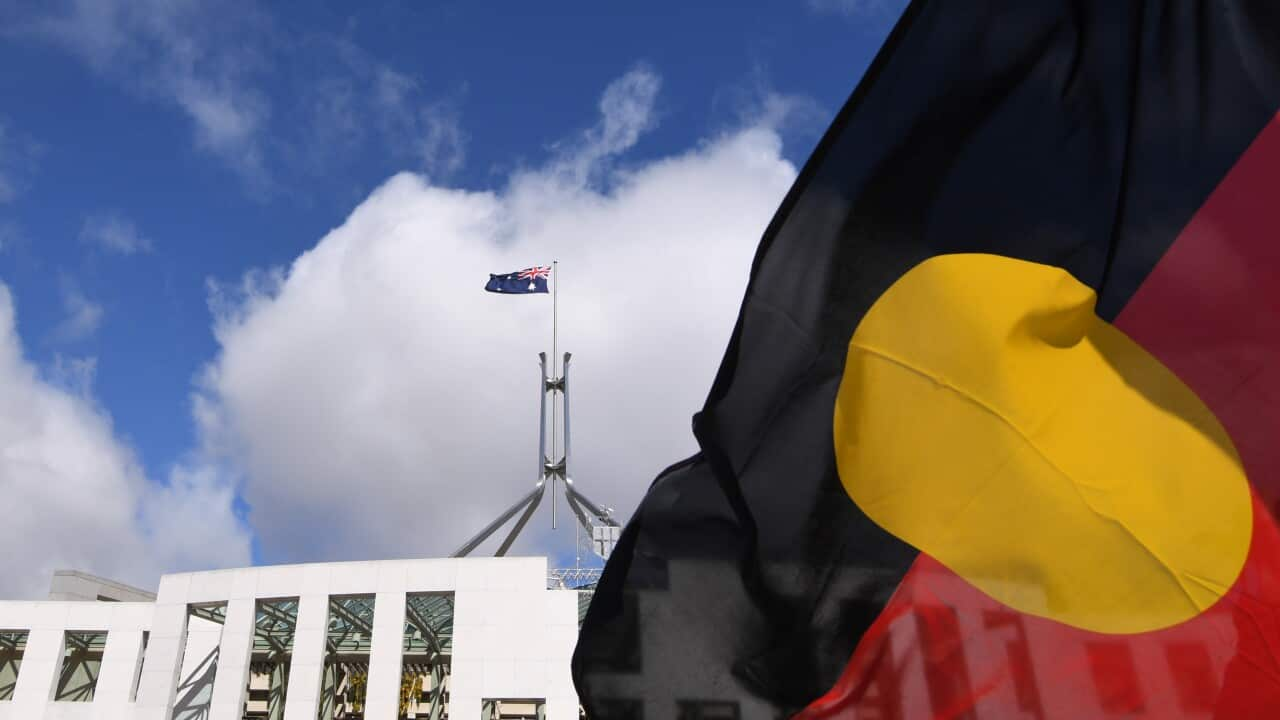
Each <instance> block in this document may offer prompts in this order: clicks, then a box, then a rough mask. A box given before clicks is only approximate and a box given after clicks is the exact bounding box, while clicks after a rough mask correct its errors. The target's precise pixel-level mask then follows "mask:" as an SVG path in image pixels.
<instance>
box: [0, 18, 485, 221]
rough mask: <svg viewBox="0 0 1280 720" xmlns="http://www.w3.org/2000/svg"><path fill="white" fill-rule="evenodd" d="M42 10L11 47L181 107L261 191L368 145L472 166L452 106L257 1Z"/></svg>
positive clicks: (439, 165) (213, 149) (429, 167)
mask: <svg viewBox="0 0 1280 720" xmlns="http://www.w3.org/2000/svg"><path fill="white" fill-rule="evenodd" d="M33 7H35V8H37V9H35V10H33V11H31V12H27V13H23V14H20V15H19V17H18V21H17V22H14V23H12V27H9V28H3V29H0V38H10V37H14V38H35V39H38V40H43V41H47V42H51V43H53V44H55V45H57V46H59V47H61V48H63V49H65V50H67V51H68V52H70V53H72V54H74V55H76V56H77V57H79V58H80V59H81V60H83V61H84V62H85V63H86V64H87V65H88V66H90V67H91V68H93V69H94V70H95V71H96V72H97V73H99V74H100V75H102V76H103V77H106V78H109V79H111V80H112V81H114V82H115V83H117V84H119V85H120V86H122V87H124V88H127V89H128V90H130V91H132V92H134V93H137V94H139V95H141V96H144V97H147V98H151V99H154V100H157V101H160V102H164V103H167V104H169V105H170V106H172V107H174V108H175V109H177V110H179V111H180V112H181V113H182V114H183V115H185V116H186V118H187V119H188V120H189V121H190V122H191V125H192V130H193V136H194V145H195V147H196V148H198V149H199V150H201V151H204V152H207V153H208V154H210V155H211V156H213V157H216V158H218V159H219V160H220V161H222V162H223V163H225V164H226V165H228V166H230V167H231V168H233V169H234V170H236V171H237V172H238V173H239V174H240V175H241V176H242V177H243V178H244V179H245V180H246V182H247V184H248V185H249V187H250V188H251V189H253V190H255V191H271V190H277V189H279V188H280V186H281V185H283V183H282V182H281V179H280V176H282V175H288V174H292V173H296V172H300V171H304V172H305V171H310V172H313V173H318V172H321V171H326V170H330V169H331V168H332V164H333V163H338V162H349V161H351V160H353V159H354V158H359V157H362V156H367V153H368V150H369V145H375V146H376V147H377V150H378V151H379V152H382V153H384V154H386V155H387V156H388V157H389V158H392V159H395V160H405V159H412V160H413V161H415V162H417V163H419V167H420V169H422V170H424V171H426V172H428V173H431V174H432V175H440V176H444V175H448V174H449V173H450V172H452V171H454V170H456V169H457V168H458V167H459V166H460V165H461V163H462V160H463V157H464V150H465V146H466V139H467V138H466V135H465V133H463V132H462V130H461V127H460V125H459V124H458V111H457V108H456V106H455V105H454V104H453V103H452V102H449V101H446V100H442V99H439V98H436V99H428V98H426V97H425V93H424V91H423V88H422V86H421V83H420V82H419V81H418V80H417V79H416V78H415V77H412V76H409V75H406V74H404V73H401V72H399V71H397V70H395V69H394V68H392V67H390V66H389V65H387V64H385V63H383V62H381V61H379V60H378V59H376V58H375V57H374V56H373V55H372V54H370V53H368V52H366V51H365V50H363V49H361V48H360V47H358V46H357V45H356V44H354V43H353V42H351V41H350V40H348V39H347V38H345V37H342V36H337V35H333V34H329V33H323V32H310V31H306V30H303V31H301V32H299V31H298V30H297V29H296V28H294V27H292V26H291V24H288V23H286V24H284V25H282V24H280V23H278V22H277V20H276V19H275V18H274V17H273V16H272V15H271V14H270V13H269V11H268V10H267V9H266V8H264V7H262V6H260V5H258V4H256V3H253V2H246V1H245V0H227V2H213V1H212V0H185V1H184V2H178V3H174V2H168V1H167V0H61V1H57V2H51V3H48V4H40V5H38V6H33ZM366 143H368V145H367V144H366ZM0 180H3V177H2V176H0ZM3 187H4V186H3V185H0V191H3ZM2 197H3V195H0V198H2Z"/></svg>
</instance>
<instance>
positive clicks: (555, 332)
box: [551, 260, 568, 530]
mask: <svg viewBox="0 0 1280 720" xmlns="http://www.w3.org/2000/svg"><path fill="white" fill-rule="evenodd" d="M559 268H560V261H559V260H552V261H551V378H552V380H553V381H555V380H556V379H557V378H556V361H557V360H558V359H559V356H558V355H556V353H557V352H559V348H558V347H557V344H558V343H559V341H560V279H559V278H558V277H556V274H557V271H558V270H559ZM562 377H563V376H562ZM565 416H566V417H565V419H566V420H567V419H568V413H566V414H565ZM558 426H559V423H557V422H556V398H555V396H554V395H553V396H552V397H551V456H552V457H555V455H556V428H557V427H558ZM551 529H552V530H555V529H556V476H555V475H552V476H551Z"/></svg>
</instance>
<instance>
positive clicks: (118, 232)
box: [80, 213, 151, 255]
mask: <svg viewBox="0 0 1280 720" xmlns="http://www.w3.org/2000/svg"><path fill="white" fill-rule="evenodd" d="M80 240H81V241H82V242H89V243H92V244H94V245H97V246H98V247H100V248H102V249H103V250H107V251H108V252H113V253H119V254H120V255H133V254H135V253H145V252H150V251H151V240H150V239H149V238H147V237H145V236H143V235H142V233H140V232H138V227H137V225H135V224H134V223H133V221H132V220H130V219H129V218H127V217H124V216H123V215H120V214H119V213H103V214H98V215H90V216H89V217H87V218H85V221H84V225H83V226H81V228H80Z"/></svg>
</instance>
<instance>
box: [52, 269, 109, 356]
mask: <svg viewBox="0 0 1280 720" xmlns="http://www.w3.org/2000/svg"><path fill="white" fill-rule="evenodd" d="M62 307H63V310H64V311H65V313H66V314H65V316H64V317H63V319H62V322H60V323H58V325H57V326H56V327H54V329H53V331H52V337H53V339H54V340H55V341H57V342H76V341H79V340H84V339H85V338H87V337H89V336H90V335H92V334H93V333H94V332H96V331H97V329H98V326H99V325H101V324H102V314H103V309H102V305H100V304H98V303H96V302H94V301H92V300H90V299H89V298H87V297H85V294H84V292H83V291H81V290H80V286H79V285H77V284H76V283H75V282H74V281H72V280H71V279H70V278H67V277H64V278H63V279H62Z"/></svg>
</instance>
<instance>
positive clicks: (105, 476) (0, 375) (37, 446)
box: [0, 283, 249, 598]
mask: <svg viewBox="0 0 1280 720" xmlns="http://www.w3.org/2000/svg"><path fill="white" fill-rule="evenodd" d="M14 320H15V317H14V306H13V302H12V298H11V296H10V293H9V290H8V288H7V287H6V286H5V285H4V284H3V283H0V495H2V496H3V497H4V504H5V519H4V522H2V523H0V547H5V548H8V551H7V552H3V553H0V597H4V598H38V597H42V596H43V594H44V593H45V592H47V590H48V586H49V579H50V576H51V574H52V572H53V571H54V570H55V569H59V568H77V569H81V570H86V571H88V572H93V573H97V574H101V575H105V576H107V577H112V578H117V579H120V580H123V581H125V582H130V583H133V584H137V585H141V586H143V587H155V584H156V582H157V580H158V579H159V574H160V573H161V572H165V571H170V570H175V569H182V570H194V569H199V568H210V567H219V566H228V565H231V566H235V565H242V564H245V563H247V562H248V561H249V540H248V534H247V532H246V531H245V529H244V528H243V526H242V524H241V523H240V522H239V520H238V519H237V518H236V516H235V514H234V513H233V511H232V506H231V503H230V497H231V494H230V492H231V491H230V489H229V488H228V487H227V486H226V485H225V484H222V483H220V482H218V481H216V480H214V479H212V478H210V477H208V476H207V475H204V476H200V475H198V474H197V475H193V473H194V472H195V471H191V470H185V469H180V470H177V471H175V473H174V475H173V477H172V478H171V480H170V482H169V483H168V484H167V485H156V484H152V483H150V482H148V481H147V479H146V477H145V476H144V474H143V472H142V470H141V469H140V468H139V466H138V463H137V462H136V460H135V458H134V456H133V453H132V452H131V451H130V450H129V448H128V447H127V446H126V445H124V444H123V443H122V442H120V440H119V439H117V438H116V437H115V435H114V432H113V429H112V426H111V419H110V418H109V417H108V416H107V415H106V414H105V413H104V412H102V411H101V410H100V409H99V408H98V407H97V406H96V405H95V404H94V403H93V402H92V401H91V400H90V399H89V398H88V397H86V396H85V394H84V393H81V392H78V391H75V390H67V389H63V388H62V387H59V386H58V385H57V384H54V383H52V382H50V381H49V380H46V379H44V378H42V377H41V376H40V374H39V373H38V372H37V371H36V369H35V368H34V367H33V366H32V365H31V363H30V362H28V361H27V360H26V359H25V358H24V357H23V349H22V343H21V341H20V340H19V338H18V335H17V332H16V330H15V322H14ZM64 370H68V368H64ZM68 371H69V372H72V373H73V374H75V373H79V374H81V375H82V376H83V375H84V374H85V373H86V372H87V373H91V370H90V369H87V368H86V367H85V365H84V364H83V363H79V364H78V367H77V362H74V361H73V362H72V363H71V367H70V368H69V370H68ZM55 374H57V373H55Z"/></svg>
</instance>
